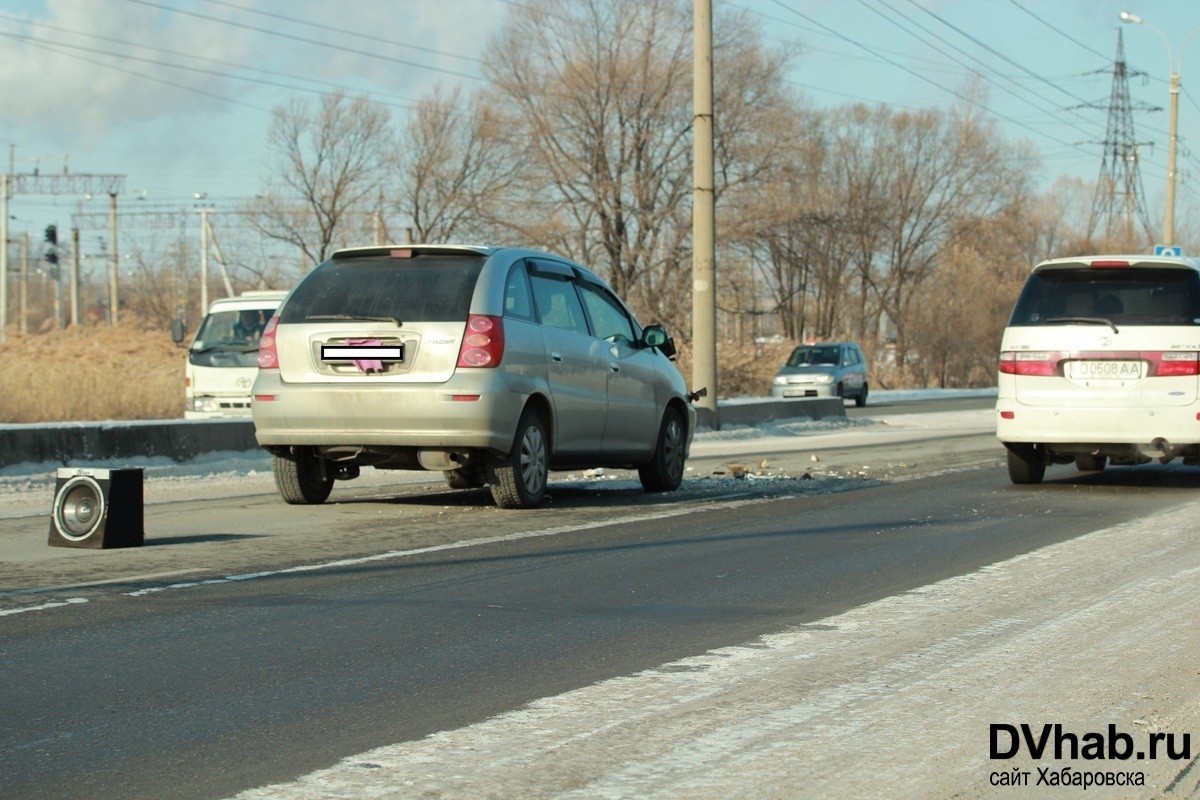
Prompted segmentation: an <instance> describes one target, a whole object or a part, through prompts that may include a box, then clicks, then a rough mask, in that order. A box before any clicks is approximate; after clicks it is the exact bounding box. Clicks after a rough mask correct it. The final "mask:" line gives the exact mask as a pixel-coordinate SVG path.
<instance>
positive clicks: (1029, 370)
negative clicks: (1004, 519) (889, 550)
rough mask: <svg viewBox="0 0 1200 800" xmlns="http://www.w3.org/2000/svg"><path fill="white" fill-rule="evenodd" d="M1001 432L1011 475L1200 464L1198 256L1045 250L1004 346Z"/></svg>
mask: <svg viewBox="0 0 1200 800" xmlns="http://www.w3.org/2000/svg"><path fill="white" fill-rule="evenodd" d="M999 372H1000V374H999V392H998V395H997V401H996V413H997V420H996V434H997V436H998V437H999V439H1000V441H1001V442H1003V443H1004V446H1005V448H1007V450H1008V473H1009V477H1010V478H1011V479H1012V482H1013V483H1017V484H1028V483H1039V482H1041V480H1042V478H1043V477H1044V475H1045V471H1046V466H1047V465H1049V464H1068V463H1071V462H1074V463H1075V465H1076V467H1077V468H1078V469H1080V470H1082V471H1096V470H1102V469H1104V467H1105V465H1106V464H1122V465H1130V464H1145V463H1148V462H1150V461H1152V460H1158V461H1160V462H1162V463H1166V462H1168V461H1171V460H1173V459H1176V458H1179V459H1182V461H1183V463H1185V464H1193V465H1194V464H1198V463H1200V394H1198V389H1200V262H1198V261H1196V260H1193V259H1190V258H1178V257H1168V256H1146V255H1129V256H1080V257H1073V258H1057V259H1052V260H1050V261H1043V262H1042V263H1040V264H1038V265H1037V266H1036V267H1034V268H1033V272H1032V274H1031V275H1030V276H1029V279H1028V281H1027V282H1026V284H1025V288H1024V289H1023V290H1022V291H1021V294H1020V297H1019V298H1018V299H1017V303H1016V307H1015V308H1014V309H1013V313H1012V317H1011V318H1010V319H1009V322H1008V327H1006V328H1005V330H1004V338H1003V340H1002V342H1001V345H1000V361H999Z"/></svg>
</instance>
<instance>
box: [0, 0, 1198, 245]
mask: <svg viewBox="0 0 1200 800" xmlns="http://www.w3.org/2000/svg"><path fill="white" fill-rule="evenodd" d="M635 1H636V0H635ZM513 2H514V0H340V2H329V0H315V1H312V0H288V1H286V2H285V0H38V1H36V2H35V1H34V0H4V2H2V3H0V60H2V63H4V64H5V69H4V70H3V71H2V72H0V98H4V113H3V115H2V116H0V119H2V120H3V121H2V123H0V125H2V129H3V138H2V139H0V144H4V145H13V146H15V147H14V148H13V150H12V152H13V154H14V157H15V158H14V170H15V172H17V173H29V172H32V171H33V170H34V169H38V170H40V171H42V172H61V171H62V170H63V168H64V166H66V167H67V168H69V169H70V170H71V171H72V172H76V173H93V174H123V175H125V176H127V177H126V190H125V194H124V195H123V197H122V198H121V202H122V203H123V204H126V205H128V204H130V203H143V204H145V207H147V208H151V207H154V208H172V207H183V206H188V205H191V204H192V203H193V198H192V195H193V193H197V192H203V193H206V194H207V195H208V197H209V200H210V202H213V203H215V204H217V205H218V206H220V205H222V204H224V205H227V206H232V205H234V204H236V203H237V201H239V200H241V199H244V198H247V197H249V196H252V195H253V194H254V193H255V192H256V191H257V190H258V189H259V188H260V187H261V186H262V185H263V178H264V175H265V172H264V162H265V161H266V160H267V157H268V150H267V144H266V132H267V127H268V123H269V118H270V110H271V108H272V107H274V106H276V105H278V104H280V103H281V102H284V101H285V100H287V99H288V98H289V97H292V96H294V95H297V94H299V95H300V96H305V97H309V98H316V97H317V95H318V94H319V93H320V92H323V91H329V90H331V89H334V88H338V87H341V88H344V89H346V90H347V91H349V92H350V93H352V94H358V93H369V94H370V95H371V96H372V97H373V98H374V99H376V100H379V101H382V102H385V103H387V104H388V105H389V106H390V107H391V109H392V112H393V114H394V115H396V116H397V117H399V118H403V117H404V115H405V114H406V113H407V109H408V107H409V106H410V105H411V104H412V103H413V102H414V101H415V100H417V99H419V98H420V97H422V96H423V95H425V94H427V93H428V92H429V91H431V90H432V89H433V88H434V87H435V86H436V85H437V84H439V83H440V84H442V85H453V84H462V85H464V86H465V87H468V88H470V87H474V86H478V85H480V81H479V79H478V65H479V57H480V54H481V52H482V51H483V49H484V47H485V46H486V42H487V39H488V36H489V35H490V33H491V32H492V31H493V30H495V29H496V27H497V26H498V25H499V24H500V23H501V21H502V20H503V18H504V15H505V14H507V13H508V12H509V11H510V10H511V7H512V5H513ZM713 3H714V7H715V8H716V10H717V12H718V13H720V11H721V10H722V9H727V8H729V7H730V6H738V7H742V8H746V9H748V10H749V11H750V12H751V13H752V15H753V18H754V19H756V20H758V21H759V22H760V24H761V25H762V28H763V31H764V35H765V36H766V38H767V41H768V42H770V43H779V44H783V43H792V44H795V45H798V46H799V48H800V55H799V56H798V57H797V59H796V60H795V63H794V68H793V70H792V74H791V82H792V84H793V85H794V86H795V87H796V88H797V89H799V90H801V91H803V92H804V94H805V96H806V98H807V99H808V101H809V102H810V103H812V104H814V105H817V106H837V105H842V104H846V103H866V104H871V105H874V104H889V105H892V106H895V107H899V108H907V109H917V108H926V107H942V108H945V107H948V106H949V105H951V104H953V103H956V102H961V101H960V100H959V99H958V98H957V97H956V95H962V94H963V93H964V92H965V90H966V88H967V86H968V83H969V82H970V80H971V79H972V75H973V74H978V75H979V76H981V78H982V80H983V85H984V86H986V87H987V91H988V97H987V113H989V114H991V115H993V117H994V118H995V120H996V121H997V123H998V124H999V125H1001V126H1002V128H1003V130H1004V131H1005V132H1006V134H1007V135H1008V136H1010V137H1012V138H1014V139H1027V140H1029V141H1030V142H1031V143H1032V144H1033V145H1034V147H1035V148H1036V149H1037V151H1038V152H1039V154H1040V156H1041V158H1042V163H1043V173H1042V174H1041V175H1040V176H1038V177H1039V178H1040V179H1041V181H1040V183H1041V185H1042V186H1043V187H1048V186H1049V185H1050V184H1051V183H1052V182H1053V180H1054V179H1055V178H1056V177H1057V176H1059V175H1070V176H1073V177H1077V178H1080V179H1083V180H1087V181H1092V180H1094V179H1095V178H1096V176H1097V175H1098V174H1099V171H1100V165H1101V152H1102V151H1101V146H1100V144H1099V143H1100V142H1101V141H1102V140H1103V138H1104V134H1105V125H1106V122H1107V112H1106V111H1105V110H1104V108H1103V107H1105V106H1106V105H1107V103H1108V100H1109V95H1110V91H1111V87H1112V69H1113V64H1112V61H1113V58H1114V56H1115V53H1116V46H1117V31H1118V29H1121V30H1122V31H1123V33H1124V44H1125V54H1126V60H1127V63H1128V67H1129V69H1130V70H1131V71H1140V72H1143V73H1145V74H1144V75H1136V76H1134V77H1131V79H1130V93H1131V96H1132V100H1133V102H1134V104H1135V108H1137V107H1139V106H1158V107H1159V108H1161V109H1162V110H1160V111H1157V112H1149V111H1141V110H1138V111H1135V116H1134V123H1135V126H1136V132H1137V139H1138V141H1139V142H1145V143H1148V144H1147V146H1146V147H1145V148H1143V150H1142V155H1141V168H1142V182H1143V187H1144V189H1145V193H1146V200H1147V206H1148V208H1149V211H1150V218H1151V221H1152V225H1154V226H1157V224H1158V222H1159V221H1161V217H1162V196H1163V190H1164V188H1165V183H1166V151H1167V147H1166V145H1167V128H1168V125H1167V112H1166V107H1167V99H1168V92H1167V87H1168V76H1169V73H1170V70H1171V67H1172V65H1173V64H1175V63H1178V64H1181V66H1182V69H1181V75H1182V83H1183V94H1182V97H1181V101H1180V124H1179V132H1180V143H1181V144H1180V148H1181V149H1180V160H1179V165H1180V178H1179V180H1180V184H1179V201H1178V202H1179V210H1178V212H1177V213H1180V214H1182V213H1185V212H1186V209H1188V207H1189V206H1191V207H1200V202H1197V201H1200V146H1197V149H1196V151H1195V152H1193V151H1192V149H1191V148H1192V146H1193V144H1194V143H1195V141H1196V132H1197V125H1200V44H1196V42H1197V40H1200V35H1197V36H1195V37H1193V38H1191V39H1187V45H1188V46H1187V47H1183V48H1182V54H1181V45H1182V44H1183V42H1184V41H1185V39H1186V37H1187V36H1188V34H1189V33H1191V32H1193V31H1195V30H1196V29H1198V28H1200V1H1198V0H713ZM1122 10H1128V11H1131V12H1133V13H1136V14H1138V15H1139V16H1141V17H1142V18H1143V19H1144V20H1145V22H1146V23H1149V24H1150V25H1153V26H1155V28H1157V29H1158V31H1160V32H1161V36H1160V34H1159V33H1158V32H1156V31H1155V30H1154V29H1152V28H1150V27H1147V26H1138V25H1123V24H1122V23H1121V22H1120V20H1119V19H1118V14H1119V12H1120V11H1122ZM285 18H286V19H285ZM300 21H302V22H303V23H307V24H301V22H300ZM1164 38H1165V40H1166V41H1164ZM1168 46H1169V47H1170V48H1171V50H1170V57H1169V56H1168ZM165 63H173V64H185V65H187V66H189V67H190V69H173V68H170V67H168V66H165V65H164V64H165ZM1088 105H1094V106H1096V107H1097V108H1095V109H1089V108H1073V107H1078V106H1088ZM718 113H719V109H718ZM1149 143H1153V144H1152V145H1151V144H1149ZM8 155H9V148H7V147H6V148H5V149H4V151H2V152H0V157H3V158H4V159H5V160H6V162H7V159H8ZM92 206H96V208H95V209H92ZM77 208H81V209H83V210H95V211H96V212H102V211H104V207H103V206H102V205H101V204H100V203H99V201H97V200H92V201H90V203H89V202H88V201H86V200H84V199H83V198H76V197H66V196H58V197H50V196H17V197H15V198H13V200H12V201H11V204H10V216H11V217H13V219H12V220H11V221H10V226H11V228H10V231H11V235H15V236H19V235H20V233H21V232H22V231H25V230H28V231H30V232H31V233H36V234H37V235H38V236H39V238H40V233H41V231H42V229H43V228H44V226H45V225H46V224H49V223H51V222H57V223H58V224H59V225H60V226H62V227H64V228H65V227H68V226H69V224H70V214H71V213H72V212H73V211H74V210H76V209H77Z"/></svg>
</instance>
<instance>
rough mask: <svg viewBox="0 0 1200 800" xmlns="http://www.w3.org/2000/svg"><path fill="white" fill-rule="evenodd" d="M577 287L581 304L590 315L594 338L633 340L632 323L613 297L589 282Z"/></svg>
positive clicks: (618, 340) (617, 340)
mask: <svg viewBox="0 0 1200 800" xmlns="http://www.w3.org/2000/svg"><path fill="white" fill-rule="evenodd" d="M579 288H580V289H581V292H580V293H581V294H582V295H583V304H584V306H586V307H587V311H588V313H589V314H590V315H591V317H592V327H593V329H594V331H595V335H596V338H598V339H606V340H608V341H610V342H625V343H630V342H632V341H633V340H634V335H633V323H632V322H631V321H630V319H629V316H628V315H627V314H626V313H625V309H623V308H622V307H621V304H620V303H618V302H617V299H616V298H615V297H613V296H612V295H610V294H609V293H608V292H606V291H605V290H604V289H603V288H601V287H599V286H596V285H594V284H591V283H581V284H580V285H579Z"/></svg>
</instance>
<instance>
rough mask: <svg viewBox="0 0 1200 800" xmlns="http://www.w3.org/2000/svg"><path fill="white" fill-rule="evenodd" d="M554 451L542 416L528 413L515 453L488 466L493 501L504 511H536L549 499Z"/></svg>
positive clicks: (515, 439) (519, 424) (520, 424)
mask: <svg viewBox="0 0 1200 800" xmlns="http://www.w3.org/2000/svg"><path fill="white" fill-rule="evenodd" d="M549 471H550V450H549V445H548V439H547V437H546V426H545V423H543V422H542V418H541V416H540V415H539V414H538V413H537V412H536V411H534V410H532V409H529V408H527V409H525V411H524V412H522V414H521V419H520V420H519V421H518V422H517V433H516V436H515V437H513V445H512V449H511V450H509V452H508V454H507V455H505V456H503V457H502V458H498V459H496V460H495V461H493V462H492V463H491V464H490V465H489V466H488V484H489V485H490V486H491V490H492V499H493V500H494V501H495V502H496V505H498V506H499V507H500V508H533V507H534V506H536V505H537V504H538V503H540V502H542V498H543V497H545V496H546V480H547V478H548V476H549Z"/></svg>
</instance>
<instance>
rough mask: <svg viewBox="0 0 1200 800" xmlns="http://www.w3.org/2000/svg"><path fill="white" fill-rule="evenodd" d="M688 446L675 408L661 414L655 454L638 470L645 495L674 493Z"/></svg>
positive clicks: (685, 431) (680, 415) (681, 481)
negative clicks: (647, 493) (648, 493)
mask: <svg viewBox="0 0 1200 800" xmlns="http://www.w3.org/2000/svg"><path fill="white" fill-rule="evenodd" d="M686 446H687V430H686V429H685V428H684V424H683V415H682V414H680V413H679V409H677V408H675V407H674V406H668V407H667V409H666V411H664V412H663V418H662V424H661V425H659V428H658V439H657V440H656V441H655V443H654V455H653V456H651V457H650V460H649V461H648V462H646V463H645V464H642V465H641V466H639V467H638V477H639V478H640V479H641V481H642V488H643V489H645V490H646V491H647V492H673V491H675V490H676V489H678V488H679V486H680V484H681V483H683V462H684V458H685V453H684V451H685V449H686Z"/></svg>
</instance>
